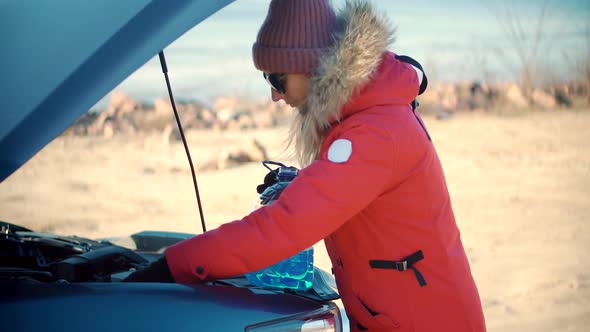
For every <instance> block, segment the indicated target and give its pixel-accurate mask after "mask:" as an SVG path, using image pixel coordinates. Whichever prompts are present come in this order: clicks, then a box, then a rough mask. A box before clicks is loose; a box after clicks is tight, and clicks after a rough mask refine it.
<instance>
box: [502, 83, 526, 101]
mask: <svg viewBox="0 0 590 332" xmlns="http://www.w3.org/2000/svg"><path fill="white" fill-rule="evenodd" d="M506 98H507V99H508V101H510V102H511V103H512V104H513V105H515V106H518V107H526V106H527V105H528V103H527V101H526V98H525V97H524V94H523V93H522V90H521V89H520V87H519V86H518V85H517V84H514V83H512V84H510V85H508V87H507V88H506Z"/></svg>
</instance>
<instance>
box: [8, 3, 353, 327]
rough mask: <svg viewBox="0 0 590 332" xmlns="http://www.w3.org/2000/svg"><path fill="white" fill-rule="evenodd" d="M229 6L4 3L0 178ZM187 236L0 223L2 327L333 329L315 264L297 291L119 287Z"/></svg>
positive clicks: (328, 289)
mask: <svg viewBox="0 0 590 332" xmlns="http://www.w3.org/2000/svg"><path fill="white" fill-rule="evenodd" d="M230 2H231V0H174V1H171V0H154V1H148V0H125V1H121V0H118V1H116V0H101V1H97V2H91V1H74V0H64V1H47V0H39V1H34V2H31V1H22V0H6V1H2V2H1V3H0V42H1V43H2V52H0V87H1V89H2V92H3V96H2V98H0V182H1V181H3V180H4V179H6V178H7V177H8V176H10V174H12V173H13V172H14V171H15V170H16V169H18V168H19V167H20V166H21V165H23V164H24V163H25V162H26V161H27V160H29V159H30V158H31V157H32V156H33V155H34V154H35V153H36V152H37V151H39V150H40V149H42V148H43V147H44V146H45V145H46V144H47V143H49V142H50V141H51V140H52V139H53V138H55V137H56V136H58V135H59V134H60V133H62V132H63V131H64V130H65V129H66V128H67V127H68V126H69V125H70V124H72V123H73V122H74V121H75V120H76V119H77V118H78V117H79V116H81V115H82V114H83V113H84V112H85V111H86V110H88V109H89V108H90V107H92V106H93V105H94V104H95V103H96V102H97V101H98V100H100V99H101V98H102V97H103V96H104V95H106V94H107V93H108V92H109V91H111V90H112V89H113V88H114V87H115V86H117V84H119V83H120V82H122V81H123V80H124V79H125V78H126V77H127V76H129V75H130V74H131V73H132V72H133V71H135V70H136V69H137V68H139V67H140V66H141V65H143V64H144V63H146V62H147V61H148V60H149V59H150V58H152V57H153V56H154V55H156V54H158V52H159V51H160V50H162V49H164V48H165V47H166V46H167V45H169V44H170V43H172V42H173V41H174V40H175V39H177V38H178V37H179V36H180V35H182V34H183V33H184V32H186V31H187V30H189V29H190V28H192V27H193V26H195V25H197V24H198V23H199V22H201V21H203V20H204V19H206V18H207V17H209V16H210V15H211V14H213V13H214V12H216V11H217V10H219V9H221V8H223V7H224V6H226V5H227V4H228V3H230ZM40 181H42V180H41V179H40ZM0 186H1V184H0ZM0 218H1V215H0ZM189 236H191V235H190V234H181V233H170V232H141V233H138V234H134V235H132V236H131V238H130V239H118V240H108V241H107V240H90V239H85V238H80V237H76V236H59V235H53V234H46V233H37V232H35V231H34V230H30V229H26V228H24V227H21V226H18V225H15V224H12V223H10V221H9V220H3V221H0V318H1V319H0V322H2V325H1V326H2V327H1V329H2V331H88V332H90V331H107V330H108V331H175V332H176V331H191V332H194V331H334V332H336V331H342V322H341V314H340V311H339V309H338V307H337V306H336V305H335V304H334V303H333V302H332V301H333V300H335V299H337V298H338V294H337V293H336V292H335V291H334V289H333V287H334V286H333V279H332V276H331V275H330V274H328V273H326V272H324V271H321V270H319V269H317V268H316V269H315V274H314V282H313V287H312V288H311V289H309V290H307V291H281V290H273V289H263V288H258V287H253V286H252V285H250V284H249V283H248V281H247V279H246V278H244V277H235V278H231V279H225V280H219V281H216V282H211V283H207V284H201V285H179V284H164V283H127V282H125V283H123V282H121V280H122V279H123V278H125V277H126V276H127V275H128V274H129V273H131V272H132V271H134V270H136V269H138V268H141V267H143V266H146V265H147V264H148V263H149V262H151V261H154V260H156V259H158V258H159V257H160V256H161V255H162V249H163V248H165V247H166V246H169V245H171V244H173V243H176V242H178V241H180V240H182V239H185V238H187V237H189Z"/></svg>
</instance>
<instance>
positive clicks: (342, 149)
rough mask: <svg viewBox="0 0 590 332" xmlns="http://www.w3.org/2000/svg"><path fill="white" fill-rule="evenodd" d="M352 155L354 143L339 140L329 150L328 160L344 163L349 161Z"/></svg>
mask: <svg viewBox="0 0 590 332" xmlns="http://www.w3.org/2000/svg"><path fill="white" fill-rule="evenodd" d="M351 154H352V142H351V141H349V140H347V139H337V140H335V141H334V142H332V145H330V148H329V149H328V160H330V161H331V162H333V163H343V162H346V161H348V158H350V155H351Z"/></svg>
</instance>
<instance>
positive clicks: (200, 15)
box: [0, 0, 233, 181]
mask: <svg viewBox="0 0 590 332" xmlns="http://www.w3.org/2000/svg"><path fill="white" fill-rule="evenodd" d="M232 1H233V0H177V1H166V0H154V1H148V0H129V1H119V0H103V1H98V2H96V3H90V2H87V1H82V2H80V1H75V0H68V1H59V2H55V1H49V0H40V1H35V2H31V1H21V0H6V1H3V2H2V3H0V43H1V44H2V46H3V48H4V51H3V52H0V72H2V75H1V78H0V89H1V90H2V91H3V97H2V98H0V112H1V113H0V118H1V119H2V121H0V181H3V180H4V179H5V178H6V177H8V176H9V175H10V174H12V173H13V172H14V171H15V170H16V169H18V168H19V167H20V166H21V165H22V164H24V163H25V162H26V161H27V160H29V159H30V158H31V157H32V156H33V155H34V154H35V153H36V152H37V151H39V150H40V149H41V148H43V147H44V146H45V145H46V144H47V143H49V142H50V141H51V140H52V139H54V138H55V137H56V136H58V135H59V134H60V133H61V132H63V131H64V130H65V129H66V128H67V127H68V126H69V125H71V124H72V123H73V122H74V121H75V120H76V119H77V118H78V117H79V116H81V115H82V114H84V113H85V112H87V111H88V110H89V109H90V108H91V107H92V106H93V105H94V104H95V103H96V102H98V101H99V100H100V99H101V98H102V97H103V96H104V95H106V94H107V93H108V92H109V91H111V90H112V89H113V88H114V87H116V86H117V85H118V84H119V83H121V82H122V81H123V80H124V79H125V78H126V77H127V76H129V75H130V74H131V73H132V72H133V71H135V70H136V69H137V68H139V67H140V66H141V65H143V64H144V63H146V62H147V61H148V60H149V59H150V58H152V57H153V56H154V55H156V54H157V53H158V52H159V51H160V50H162V49H164V48H165V47H166V46H167V45H169V44H170V43H171V42H173V41H174V40H176V39H177V38H178V37H180V36H181V35H182V34H183V33H185V32H186V31H187V30H189V29H190V28H191V27H193V26H195V25H196V24H198V23H199V22H201V21H202V20H204V19H205V18H207V17H209V16H210V15H211V14H213V13H215V12H216V11H217V10H219V9H221V8H222V7H224V6H226V5H227V4H229V3H230V2H232Z"/></svg>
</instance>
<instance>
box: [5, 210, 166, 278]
mask: <svg viewBox="0 0 590 332" xmlns="http://www.w3.org/2000/svg"><path fill="white" fill-rule="evenodd" d="M159 255H161V254H157V253H147V252H146V254H145V255H143V254H141V255H140V254H138V253H137V252H135V251H133V250H131V249H128V248H125V247H122V246H119V245H115V244H113V243H111V242H109V241H106V240H105V241H95V240H90V239H86V238H82V237H78V236H57V235H53V234H48V233H37V232H34V231H32V230H29V229H27V228H24V227H21V226H17V225H14V224H10V223H7V222H0V280H6V279H10V280H23V281H37V282H56V281H61V282H64V281H67V282H84V281H96V282H111V281H119V280H120V279H121V278H117V277H116V275H117V274H118V273H124V275H126V274H128V273H130V272H132V271H134V269H138V268H141V267H143V266H145V265H147V264H148V263H149V261H151V260H153V259H156V258H157V257H158V256H159Z"/></svg>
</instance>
